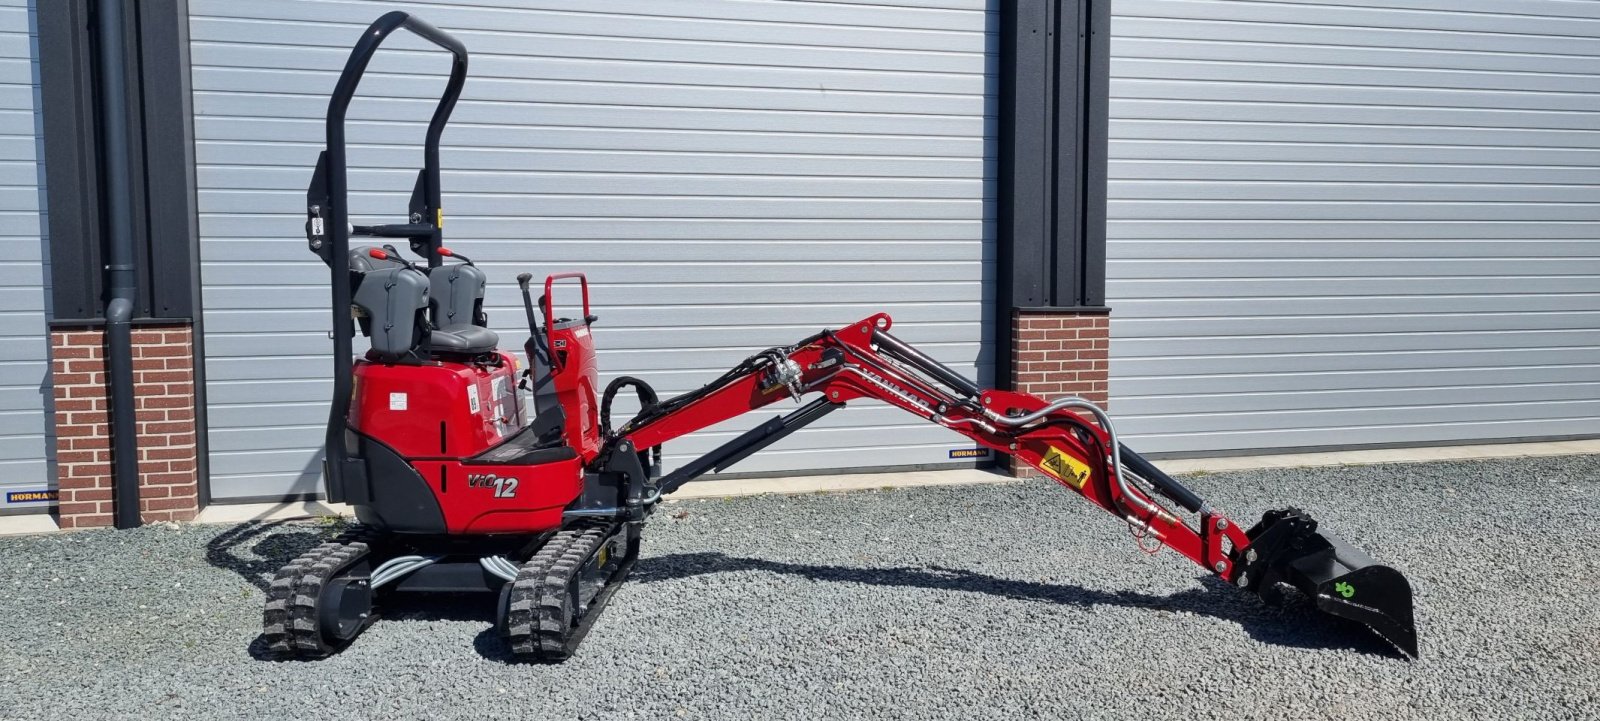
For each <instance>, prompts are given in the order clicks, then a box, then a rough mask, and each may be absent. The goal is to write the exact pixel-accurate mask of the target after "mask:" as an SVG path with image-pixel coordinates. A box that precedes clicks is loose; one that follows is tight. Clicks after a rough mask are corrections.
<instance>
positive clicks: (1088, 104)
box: [994, 0, 1111, 383]
mask: <svg viewBox="0 0 1600 721" xmlns="http://www.w3.org/2000/svg"><path fill="white" fill-rule="evenodd" d="M1001 12H1002V17H1001V27H1000V74H1001V78H1000V129H999V136H1000V137H999V141H1000V158H999V161H1000V163H999V182H998V191H999V196H1000V197H999V199H998V200H999V203H998V212H999V217H998V219H997V220H998V230H999V238H998V248H997V254H996V255H997V257H996V260H997V263H998V276H999V277H998V284H999V289H998V290H999V292H998V293H997V299H996V302H995V306H996V307H995V309H994V310H995V313H994V322H995V326H996V328H997V331H998V332H997V333H996V336H997V338H996V340H997V348H996V350H997V351H998V352H997V353H996V358H998V359H1000V360H1001V362H1000V363H997V364H996V365H997V368H1001V369H1003V368H1005V367H1007V366H1008V365H1009V364H1008V363H1007V362H1006V359H1008V358H1009V357H1010V354H1011V340H1012V339H1011V315H1012V312H1013V311H1014V310H1016V309H1019V308H1020V309H1060V310H1071V311H1086V310H1103V308H1104V306H1105V259H1106V252H1105V242H1106V235H1105V217H1106V117H1107V87H1108V83H1109V74H1108V65H1109V57H1110V25H1111V4H1110V0H1005V2H1003V4H1002V8H1001ZM997 375H999V376H1000V377H1001V380H1002V382H1003V383H1004V382H1006V379H1005V376H1006V374H1005V373H1004V372H1000V373H997Z"/></svg>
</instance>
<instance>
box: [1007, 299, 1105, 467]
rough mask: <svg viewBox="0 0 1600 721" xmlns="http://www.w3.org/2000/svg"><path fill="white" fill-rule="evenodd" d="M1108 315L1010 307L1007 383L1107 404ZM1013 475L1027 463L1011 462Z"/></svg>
mask: <svg viewBox="0 0 1600 721" xmlns="http://www.w3.org/2000/svg"><path fill="white" fill-rule="evenodd" d="M1110 352H1111V316H1110V314H1109V313H1107V312H1106V311H1103V310H1101V311H1078V312H1074V311H1064V310H1026V309H1018V310H1014V311H1012V313H1011V379H1012V388H1014V389H1016V390H1018V391H1021V392H1023V393H1030V394H1033V395H1036V396H1039V397H1041V398H1045V399H1051V398H1057V397H1060V396H1069V395H1076V396H1083V397H1084V398H1086V399H1088V400H1090V401H1093V402H1094V403H1096V404H1098V405H1099V406H1100V407H1102V408H1104V407H1106V405H1107V401H1108V400H1109V397H1108V389H1107V386H1108V383H1109V371H1110ZM1011 471H1012V473H1013V474H1015V475H1032V474H1033V473H1034V470H1033V468H1032V467H1029V466H1026V465H1021V466H1019V465H1018V464H1016V463H1015V462H1013V464H1012V466H1011Z"/></svg>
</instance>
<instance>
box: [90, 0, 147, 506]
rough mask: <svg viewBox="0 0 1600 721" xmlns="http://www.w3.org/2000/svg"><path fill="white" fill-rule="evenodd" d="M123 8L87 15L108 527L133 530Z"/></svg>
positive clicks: (135, 498) (112, 2)
mask: <svg viewBox="0 0 1600 721" xmlns="http://www.w3.org/2000/svg"><path fill="white" fill-rule="evenodd" d="M123 28H124V21H123V3H121V2H118V1H117V0H101V2H99V3H97V4H96V7H95V39H96V41H97V43H98V45H99V57H98V58H97V66H98V70H99V81H100V82H99V85H100V93H99V95H100V115H99V117H98V118H97V121H98V122H97V123H96V125H97V126H98V129H99V135H100V148H101V158H102V160H101V162H102V163H103V166H102V169H103V173H102V177H103V181H102V182H103V186H102V190H103V192H104V196H105V203H106V205H105V207H106V212H105V215H104V226H103V227H104V228H105V233H106V246H107V259H108V261H109V262H108V263H107V264H106V286H107V288H108V293H107V301H106V334H105V337H106V346H107V348H106V350H107V354H106V355H107V358H106V366H107V371H108V374H107V379H108V381H109V382H110V385H111V458H112V464H113V465H112V478H113V481H112V487H113V489H114V490H113V496H112V497H113V501H112V504H113V508H114V512H113V514H114V515H113V519H112V520H113V523H114V524H115V525H116V527H117V528H135V527H137V526H139V524H140V517H139V443H138V432H139V426H138V423H137V420H136V418H135V416H134V413H135V409H134V401H133V328H132V325H131V321H132V320H133V305H134V301H135V299H136V298H137V297H138V292H139V285H138V284H139V279H138V275H137V274H136V273H135V272H134V265H133V191H132V187H131V186H132V182H131V178H130V177H129V176H130V167H129V163H130V157H129V142H128V82H127V68H126V63H125V61H126V58H127V51H126V47H125V43H124V42H123Z"/></svg>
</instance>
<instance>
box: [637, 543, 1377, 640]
mask: <svg viewBox="0 0 1600 721" xmlns="http://www.w3.org/2000/svg"><path fill="white" fill-rule="evenodd" d="M740 571H764V572H768V573H778V574H783V575H789V576H798V577H800V578H806V579H809V580H812V581H824V582H829V583H854V584H862V585H868V586H895V587H903V588H926V589H932V590H939V591H961V592H967V593H983V594H987V595H991V596H998V597H1001V598H1009V599H1016V600H1023V601H1037V602H1041V603H1058V604H1064V605H1069V606H1079V607H1085V608H1087V607H1091V606H1098V605H1106V606H1121V607H1125V608H1137V609H1144V610H1148V611H1151V612H1158V613H1159V612H1167V613H1172V612H1179V611H1182V612H1187V613H1194V614H1200V615H1204V616H1210V617H1213V618H1217V619H1220V620H1223V621H1227V622H1229V623H1237V624H1239V625H1240V626H1241V627H1242V628H1243V629H1244V631H1245V632H1246V633H1247V634H1249V635H1250V637H1251V638H1253V639H1255V640H1257V641H1259V642H1261V643H1266V644H1271V645H1274V646H1285V647H1290V648H1305V649H1338V650H1349V651H1356V652H1360V653H1366V654H1372V655H1382V656H1398V654H1397V652H1395V651H1394V650H1393V649H1391V648H1390V647H1389V646H1387V645H1386V644H1384V643H1383V642H1382V641H1381V640H1379V639H1378V638H1377V637H1376V636H1375V635H1373V634H1372V633H1371V631H1369V630H1368V629H1366V628H1365V627H1364V626H1362V625H1360V624H1358V623H1353V622H1351V621H1348V620H1345V619H1341V618H1336V617H1333V616H1329V615H1326V614H1324V613H1321V612H1320V611H1317V610H1316V608H1315V606H1313V605H1312V603H1311V601H1310V599H1307V598H1305V597H1304V596H1301V595H1299V594H1297V593H1294V592H1289V593H1286V596H1285V600H1284V601H1283V603H1281V604H1280V605H1278V606H1269V605H1267V604H1265V603H1263V602H1262V601H1261V600H1260V599H1258V598H1257V597H1255V596H1253V595H1251V594H1248V593H1244V592H1241V591H1239V590H1238V589H1236V588H1233V587H1232V586H1230V585H1229V584H1227V583H1226V582H1224V581H1222V580H1220V579H1218V578H1216V577H1214V576H1203V577H1201V578H1200V583H1201V586H1202V587H1201V588H1196V589H1190V590H1186V591H1181V592H1179V593H1174V594H1169V595H1165V596H1160V595H1154V594H1147V593H1138V592H1133V591H1101V590H1096V589H1092V588H1085V587H1083V586H1077V585H1073V584H1057V583H1036V582H1032V581H1019V580H1015V579H1007V578H998V577H995V576H990V575H987V574H983V573H977V572H974V571H968V570H964V569H956V568H944V567H939V566H927V567H920V568H918V567H896V568H850V567H845V566H822V565H811V564H800V563H786V562H781V561H769V560H765V559H757V558H737V557H732V556H728V555H725V554H722V553H717V552H703V553H680V554H673V555H669V556H657V557H653V558H644V559H640V561H639V566H638V567H637V568H636V569H635V570H634V572H633V575H632V577H631V581H632V582H634V583H659V582H662V581H671V580H677V579H683V578H690V577H694V576H702V575H706V574H713V573H736V572H740Z"/></svg>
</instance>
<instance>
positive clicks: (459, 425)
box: [350, 353, 527, 458]
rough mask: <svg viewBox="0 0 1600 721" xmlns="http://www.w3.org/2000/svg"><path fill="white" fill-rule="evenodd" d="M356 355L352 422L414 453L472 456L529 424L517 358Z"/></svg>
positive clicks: (404, 453) (412, 455)
mask: <svg viewBox="0 0 1600 721" xmlns="http://www.w3.org/2000/svg"><path fill="white" fill-rule="evenodd" d="M493 357H494V358H495V359H496V362H492V363H483V362H461V361H453V360H444V361H433V362H429V363H378V362H374V361H370V360H366V359H362V360H358V361H356V362H355V368H354V372H353V375H354V380H355V383H354V391H353V393H352V395H351V399H350V428H351V429H352V430H355V431H359V432H361V433H365V434H366V435H368V436H371V437H373V438H375V439H377V440H380V441H382V442H384V443H385V444H388V445H389V447H391V448H393V449H394V450H395V451H397V452H399V453H400V455H401V456H404V457H406V458H464V457H467V456H473V455H477V454H478V453H480V452H482V451H483V450H484V449H485V448H488V447H489V446H492V445H494V444H496V443H499V442H500V441H501V439H503V438H505V437H506V436H509V435H512V434H514V433H516V432H517V431H518V430H521V429H522V426H523V425H525V424H526V422H527V419H526V417H525V413H524V411H523V409H522V407H521V405H520V403H519V402H518V399H517V392H516V390H517V387H516V386H517V379H516V370H517V368H518V367H519V366H518V363H517V361H516V360H515V359H514V358H513V357H512V356H511V354H509V353H495V354H494V356H493Z"/></svg>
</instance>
